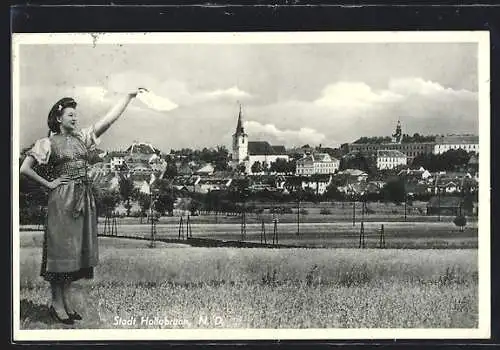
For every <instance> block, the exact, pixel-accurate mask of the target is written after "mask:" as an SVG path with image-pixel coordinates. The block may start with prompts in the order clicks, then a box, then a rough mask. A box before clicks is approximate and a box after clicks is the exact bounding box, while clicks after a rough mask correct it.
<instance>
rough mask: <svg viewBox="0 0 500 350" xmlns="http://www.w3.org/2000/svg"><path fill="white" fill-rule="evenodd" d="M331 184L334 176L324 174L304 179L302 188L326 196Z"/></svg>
mask: <svg viewBox="0 0 500 350" xmlns="http://www.w3.org/2000/svg"><path fill="white" fill-rule="evenodd" d="M331 183H332V175H331V174H323V175H319V176H317V177H315V178H302V183H301V187H302V189H303V190H311V191H313V192H314V193H315V194H317V195H322V194H325V192H326V190H327V189H328V186H330V184H331Z"/></svg>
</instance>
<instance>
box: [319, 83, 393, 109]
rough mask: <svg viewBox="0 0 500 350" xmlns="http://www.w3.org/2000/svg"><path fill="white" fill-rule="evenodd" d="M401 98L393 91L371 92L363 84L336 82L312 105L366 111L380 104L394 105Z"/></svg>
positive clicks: (367, 86) (324, 90) (327, 87)
mask: <svg viewBox="0 0 500 350" xmlns="http://www.w3.org/2000/svg"><path fill="white" fill-rule="evenodd" d="M402 98H403V96H402V95H400V94H398V93H395V92H393V91H389V90H380V91H376V90H373V89H372V88H371V87H370V86H369V85H367V84H366V83H363V82H337V83H334V84H329V85H327V86H326V87H325V88H324V89H323V90H322V92H321V96H320V97H319V98H318V99H316V100H315V101H314V103H315V104H316V105H318V106H325V107H331V108H349V109H360V108H362V109H366V108H370V107H374V106H375V105H377V104H381V103H394V102H397V101H400V100H401V99H402Z"/></svg>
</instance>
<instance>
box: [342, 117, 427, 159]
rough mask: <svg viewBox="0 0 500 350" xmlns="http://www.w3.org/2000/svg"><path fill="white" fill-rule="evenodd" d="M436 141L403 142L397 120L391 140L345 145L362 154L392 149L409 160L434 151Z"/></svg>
mask: <svg viewBox="0 0 500 350" xmlns="http://www.w3.org/2000/svg"><path fill="white" fill-rule="evenodd" d="M435 145H436V142H404V141H403V139H402V129H401V122H400V121H399V120H398V124H397V125H396V130H395V133H394V134H392V142H380V143H375V142H373V143H356V142H353V143H350V144H349V145H348V147H347V150H348V151H349V152H360V153H361V154H363V155H365V156H366V155H368V156H371V155H373V156H375V155H376V153H377V152H378V151H379V150H394V151H399V152H401V153H404V154H405V155H406V156H407V157H408V159H409V160H412V159H413V158H415V157H416V156H418V155H422V154H432V153H434V149H435Z"/></svg>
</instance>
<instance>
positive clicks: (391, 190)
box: [382, 179, 406, 203]
mask: <svg viewBox="0 0 500 350" xmlns="http://www.w3.org/2000/svg"><path fill="white" fill-rule="evenodd" d="M382 195H383V198H384V199H385V200H386V201H392V202H394V203H401V202H404V201H405V196H406V191H405V183H404V180H403V179H396V180H391V181H389V182H387V183H386V184H385V186H384V187H383V188H382Z"/></svg>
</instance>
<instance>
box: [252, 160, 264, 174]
mask: <svg viewBox="0 0 500 350" xmlns="http://www.w3.org/2000/svg"><path fill="white" fill-rule="evenodd" d="M251 170H252V173H254V174H258V173H260V172H262V164H261V163H260V161H256V162H254V163H253V164H252V167H251Z"/></svg>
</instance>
